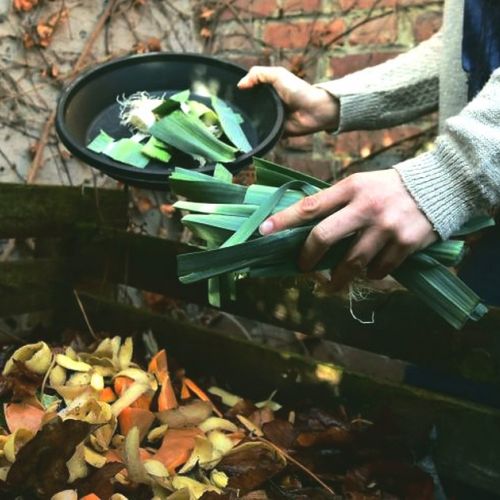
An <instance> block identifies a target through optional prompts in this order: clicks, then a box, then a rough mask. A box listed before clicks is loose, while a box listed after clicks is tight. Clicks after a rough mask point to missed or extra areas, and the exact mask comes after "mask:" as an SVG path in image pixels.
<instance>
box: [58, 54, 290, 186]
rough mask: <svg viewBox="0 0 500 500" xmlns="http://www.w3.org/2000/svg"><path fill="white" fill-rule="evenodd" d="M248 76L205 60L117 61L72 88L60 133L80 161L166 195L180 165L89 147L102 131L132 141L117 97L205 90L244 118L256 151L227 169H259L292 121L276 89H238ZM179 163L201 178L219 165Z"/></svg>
mask: <svg viewBox="0 0 500 500" xmlns="http://www.w3.org/2000/svg"><path fill="white" fill-rule="evenodd" d="M246 72H247V71H246V69H244V68H243V67H240V66H237V65H236V64H232V63H228V62H225V61H221V60H219V59H215V58H213V57H208V56H202V55H199V54H173V53H152V54H144V55H137V56H129V57H125V58H121V59H116V60H114V61H112V62H109V63H106V64H103V65H101V66H98V67H96V68H94V69H92V70H90V71H88V72H87V73H85V74H83V75H82V76H80V77H79V78H77V79H76V80H75V81H74V82H73V83H72V84H71V85H70V86H69V87H67V88H66V89H65V90H64V92H63V93H62V95H61V97H60V99H59V102H58V106H57V117H56V130H57V133H58V134H59V137H60V138H61V140H62V142H63V143H64V145H65V146H66V147H67V148H68V149H69V150H70V151H71V152H72V153H73V154H74V155H75V156H76V157H78V158H80V159H81V160H83V161H84V162H85V163H87V164H89V165H91V166H93V167H95V168H97V169H99V170H101V171H102V172H104V173H106V174H107V175H109V176H110V177H113V178H114V179H117V180H120V181H122V182H124V183H126V184H131V185H135V186H139V187H145V188H151V189H166V188H167V187H168V176H169V174H170V173H171V172H172V170H173V166H172V167H171V166H169V165H165V164H164V163H161V162H158V161H151V162H150V163H149V164H148V166H147V167H146V168H145V169H138V168H135V167H132V166H129V165H125V164H123V163H119V162H116V161H114V160H112V159H111V158H108V157H107V156H105V155H102V154H96V153H94V152H92V151H90V150H89V149H87V148H86V145H87V144H88V143H89V142H90V141H91V140H92V139H93V138H94V137H95V136H96V135H98V133H99V131H100V129H103V130H104V131H106V132H107V133H108V134H110V135H111V136H112V137H114V138H116V139H118V138H121V137H129V136H130V135H131V133H130V131H129V130H128V129H127V128H126V127H124V126H121V125H120V123H119V117H118V114H119V105H118V103H117V97H122V96H128V95H131V94H133V93H134V92H138V91H147V92H149V93H151V94H152V95H163V94H164V95H170V94H173V93H175V92H178V91H180V90H184V89H187V88H189V89H191V90H192V91H193V93H194V94H195V95H196V88H197V86H199V85H200V84H202V85H206V86H207V87H208V88H209V89H210V90H211V91H212V92H215V93H217V95H218V97H219V98H220V99H222V100H224V101H225V102H226V103H227V104H228V105H229V106H231V108H233V109H234V110H235V111H237V112H238V113H240V114H241V115H242V116H243V118H244V124H243V130H244V132H245V134H246V136H247V138H248V140H249V142H250V144H251V145H252V147H253V149H252V151H250V152H249V153H246V154H241V155H240V156H238V157H237V158H236V160H235V161H233V162H231V163H228V164H226V165H225V166H226V167H227V168H228V169H229V170H231V171H232V172H233V173H236V172H238V171H239V170H240V169H241V168H243V167H245V166H247V165H249V164H250V163H251V160H252V156H262V155H264V154H265V153H267V152H268V151H269V150H270V149H271V148H272V147H273V146H274V145H275V144H276V142H277V141H278V139H279V137H280V134H281V131H282V129H283V121H284V110H283V104H282V102H281V100H280V99H279V97H278V95H277V93H276V92H275V90H274V89H273V88H272V87H271V86H270V85H258V86H256V87H254V88H252V89H250V90H239V89H238V88H237V86H236V84H237V82H238V81H239V80H240V79H241V77H243V76H244V75H245V74H246ZM201 99H202V98H201ZM174 160H175V163H174V165H175V166H182V167H186V168H193V169H194V170H197V171H200V172H206V173H210V172H211V171H213V169H214V164H213V163H207V164H206V165H204V166H203V167H199V164H198V163H197V162H195V161H194V160H193V159H192V158H191V157H188V156H187V155H179V156H178V157H177V158H175V157H174Z"/></svg>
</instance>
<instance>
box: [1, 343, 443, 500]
mask: <svg viewBox="0 0 500 500" xmlns="http://www.w3.org/2000/svg"><path fill="white" fill-rule="evenodd" d="M207 393H208V394H210V396H209V395H208V394H207ZM0 396H1V397H2V400H3V402H4V404H3V420H4V422H3V425H2V427H1V429H0V431H1V432H0V496H1V498H10V497H8V495H12V498H26V499H28V498H30V499H31V498H42V499H45V498H47V499H53V500H67V499H68V500H69V499H71V500H74V499H84V500H99V499H101V500H104V499H112V500H124V499H125V500H126V499H134V500H136V499H138V500H140V499H151V498H154V499H155V500H156V499H159V500H161V499H169V500H196V499H200V498H201V499H203V500H210V499H221V500H223V499H231V500H232V499H237V498H243V499H247V500H250V499H253V500H258V499H268V498H269V499H271V498H284V499H302V498H303V499H306V498H313V499H314V498H318V499H321V498H346V496H344V495H348V498H359V499H361V498H362V499H372V498H373V499H378V498H419V499H424V498H432V495H433V483H432V480H431V479H430V478H429V476H427V475H426V474H425V473H423V472H422V471H421V470H420V469H418V468H417V467H415V466H414V465H412V464H411V461H410V460H408V457H407V456H405V457H404V456H403V455H404V454H402V453H401V450H400V449H397V451H394V447H393V446H392V447H388V446H387V443H386V442H382V441H383V439H382V438H381V436H383V435H384V433H383V432H382V433H381V432H380V429H378V428H377V426H376V424H373V423H371V422H367V421H364V420H360V419H355V420H350V419H348V418H347V416H346V415H345V413H340V414H339V413H338V412H325V411H322V410H318V409H315V408H307V409H306V410H304V411H292V410H288V409H287V410H285V409H284V408H282V407H281V405H280V404H278V403H277V402H276V401H274V394H273V395H271V396H270V397H269V398H268V399H267V400H265V401H262V402H260V403H253V402H251V401H249V400H246V399H243V398H240V397H238V396H236V395H233V394H231V393H229V392H226V391H225V390H223V389H221V388H219V387H210V388H209V389H208V390H207V392H205V391H203V390H202V389H201V388H200V387H199V386H198V385H197V384H196V383H195V382H194V381H193V380H192V379H190V378H188V377H187V376H186V374H185V372H184V371H183V370H178V371H176V372H175V373H174V374H173V375H172V373H171V372H170V371H169V369H168V365H167V354H166V352H165V350H161V351H159V352H156V353H155V354H154V355H153V356H152V357H151V359H150V361H149V363H148V366H147V368H142V367H141V366H140V365H139V364H138V363H136V362H135V361H134V346H133V341H132V338H126V339H125V340H122V339H121V338H120V337H113V338H105V339H103V340H101V341H100V342H99V343H98V344H97V345H94V346H93V348H92V349H89V350H83V349H82V350H76V349H75V348H73V347H50V346H49V345H48V344H47V343H45V342H43V341H40V342H37V343H34V344H28V345H24V346H22V347H20V348H19V349H17V350H16V351H15V352H14V353H13V354H12V355H11V356H10V357H9V359H8V360H7V362H6V363H5V366H4V368H3V373H2V376H1V378H0ZM219 408H221V409H224V412H221V411H220V410H219ZM385 434H386V433H385ZM381 439H382V441H381ZM415 491H416V492H418V495H419V496H413V497H412V494H413V493H414V492H415ZM334 492H335V493H337V494H338V495H340V496H336V495H335V493H334ZM387 492H390V494H389V493H387ZM391 494H392V495H393V496H391ZM356 495H357V496H356Z"/></svg>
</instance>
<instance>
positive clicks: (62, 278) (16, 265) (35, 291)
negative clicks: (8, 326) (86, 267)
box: [0, 259, 71, 317]
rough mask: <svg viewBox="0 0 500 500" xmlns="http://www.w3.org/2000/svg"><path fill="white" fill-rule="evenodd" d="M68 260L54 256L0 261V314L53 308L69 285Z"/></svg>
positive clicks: (65, 292)
mask: <svg viewBox="0 0 500 500" xmlns="http://www.w3.org/2000/svg"><path fill="white" fill-rule="evenodd" d="M68 277H69V270H68V267H67V262H66V261H63V260H56V259H36V260H20V261H15V262H1V263H0V317H5V316H12V315H16V314H22V313H28V312H33V311H42V310H46V309H52V308H54V307H55V306H56V304H57V303H58V301H59V300H60V299H61V296H62V295H67V292H68V290H71V288H69V286H70V285H69V282H68Z"/></svg>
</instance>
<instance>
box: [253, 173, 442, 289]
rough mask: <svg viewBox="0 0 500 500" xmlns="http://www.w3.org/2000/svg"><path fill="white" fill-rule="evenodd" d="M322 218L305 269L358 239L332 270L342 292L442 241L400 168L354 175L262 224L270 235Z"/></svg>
mask: <svg viewBox="0 0 500 500" xmlns="http://www.w3.org/2000/svg"><path fill="white" fill-rule="evenodd" d="M318 218H322V219H323V220H321V222H319V223H318V224H317V225H316V226H314V228H313V229H312V231H311V232H310V233H309V235H308V237H307V239H306V241H305V243H304V246H303V247H302V250H301V254H300V258H299V267H300V268H301V270H303V271H309V270H311V269H313V268H314V266H315V265H316V264H317V263H318V262H319V260H320V259H321V258H322V257H323V255H324V254H325V253H326V252H327V250H328V249H329V248H330V247H331V246H332V245H334V244H335V243H336V242H337V241H339V240H341V239H342V238H345V237H346V236H348V235H350V234H353V233H356V235H357V237H356V240H355V242H354V243H353V245H352V246H351V248H350V249H349V250H348V251H347V253H346V255H345V257H344V259H343V260H342V262H340V263H339V264H338V266H337V267H336V268H335V269H333V270H332V276H331V280H332V286H333V287H334V288H335V289H337V290H340V289H341V288H343V287H344V286H346V285H347V284H348V283H350V282H351V281H352V280H353V279H354V278H355V277H356V276H358V275H359V274H361V273H362V272H363V271H364V270H366V271H367V275H368V277H369V278H373V279H381V278H383V277H384V276H386V275H387V274H389V273H391V272H392V271H393V270H394V269H395V268H396V267H398V266H399V265H400V264H401V263H402V262H403V261H404V260H405V259H406V257H408V256H409V255H410V254H411V253H413V252H415V251H417V250H420V249H422V248H424V247H426V246H428V245H430V244H431V243H432V242H434V241H435V240H436V239H437V234H436V233H435V232H434V231H433V228H432V225H431V223H430V222H429V220H428V219H427V217H426V216H425V215H424V214H423V213H422V212H421V211H420V209H419V208H418V206H417V204H416V203H415V201H414V199H413V198H412V197H411V195H410V194H409V193H408V191H407V190H406V188H405V186H404V184H403V182H402V180H401V178H400V177H399V174H398V173H397V171H396V170H394V169H389V170H382V171H377V172H367V173H359V174H353V175H351V176H349V177H347V178H346V179H343V180H341V181H340V182H338V183H336V184H334V185H333V186H331V187H329V188H327V189H324V190H323V191H320V192H319V193H316V194H314V195H312V196H308V197H306V198H303V199H302V200H301V201H299V202H298V203H295V204H294V205H292V206H290V207H288V208H286V209H285V210H282V211H280V212H278V213H276V214H274V215H272V216H271V217H269V218H268V219H266V220H265V221H264V222H263V223H262V224H261V226H260V233H261V234H263V235H267V234H270V233H273V232H276V231H282V230H283V229H287V228H290V227H294V226H298V225H300V224H303V223H304V222H307V221H310V220H313V219H318Z"/></svg>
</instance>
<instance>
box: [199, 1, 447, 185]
mask: <svg viewBox="0 0 500 500" xmlns="http://www.w3.org/2000/svg"><path fill="white" fill-rule="evenodd" d="M222 4H223V5H224V6H223V7H221V5H222ZM199 5H200V7H199V9H200V16H199V17H200V34H201V35H202V37H204V38H205V41H206V50H207V52H211V53H213V54H216V55H218V56H220V57H222V58H224V59H227V60H232V61H235V62H237V63H239V64H241V65H243V66H245V67H248V68H249V67H251V66H252V65H254V64H269V65H282V66H285V67H287V68H289V69H291V70H292V71H293V72H295V73H296V74H298V75H299V76H301V77H303V78H305V79H306V80H308V81H310V82H318V81H324V80H328V79H332V78H338V77H341V76H343V75H345V74H347V73H350V72H352V71H356V70H359V69H362V68H365V67H368V66H371V65H374V64H377V63H380V62H383V61H385V60H387V59H389V58H391V57H394V56H396V55H397V54H400V53H401V52H404V51H406V50H408V49H409V48H411V47H413V46H414V45H415V44H417V43H418V42H420V41H422V40H424V39H426V38H428V37H429V36H431V35H432V34H433V33H434V32H436V31H437V30H438V29H439V26H440V24H441V9H442V2H441V1H433V0H303V1H299V0H233V1H232V2H227V1H226V2H210V1H208V2H201V3H200V4H199ZM435 121H436V117H435V116H432V115H431V116H429V117H425V118H423V119H420V120H419V121H417V122H415V123H410V124H406V125H404V126H399V127H395V128H392V129H387V130H383V131H374V132H364V131H362V132H350V133H346V134H341V135H339V136H338V137H333V136H329V135H327V134H325V133H320V134H315V135H314V136H309V137H301V138H293V139H284V140H282V141H281V142H280V144H279V146H278V147H277V148H275V150H274V151H273V153H272V156H273V157H274V159H275V160H276V161H280V162H282V163H284V164H287V165H290V166H292V167H294V168H299V169H302V170H305V171H309V172H310V173H312V174H314V175H316V176H319V177H322V178H338V177H339V176H342V175H344V174H345V173H346V172H352V171H355V170H359V169H365V168H380V167H385V166H388V165H390V164H392V163H394V162H396V161H399V160H400V159H402V158H404V157H407V156H409V155H411V154H414V153H415V152H416V151H417V150H418V148H420V147H421V146H422V144H423V143H425V141H429V140H430V139H432V137H433V136H434V133H435ZM414 136H417V137H416V138H415V139H411V140H405V139H407V138H409V137H410V138H411V137H414ZM395 143H396V146H397V147H393V145H394V144H395ZM379 150H383V151H384V152H383V153H382V154H379V153H377V152H378V151H379Z"/></svg>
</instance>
